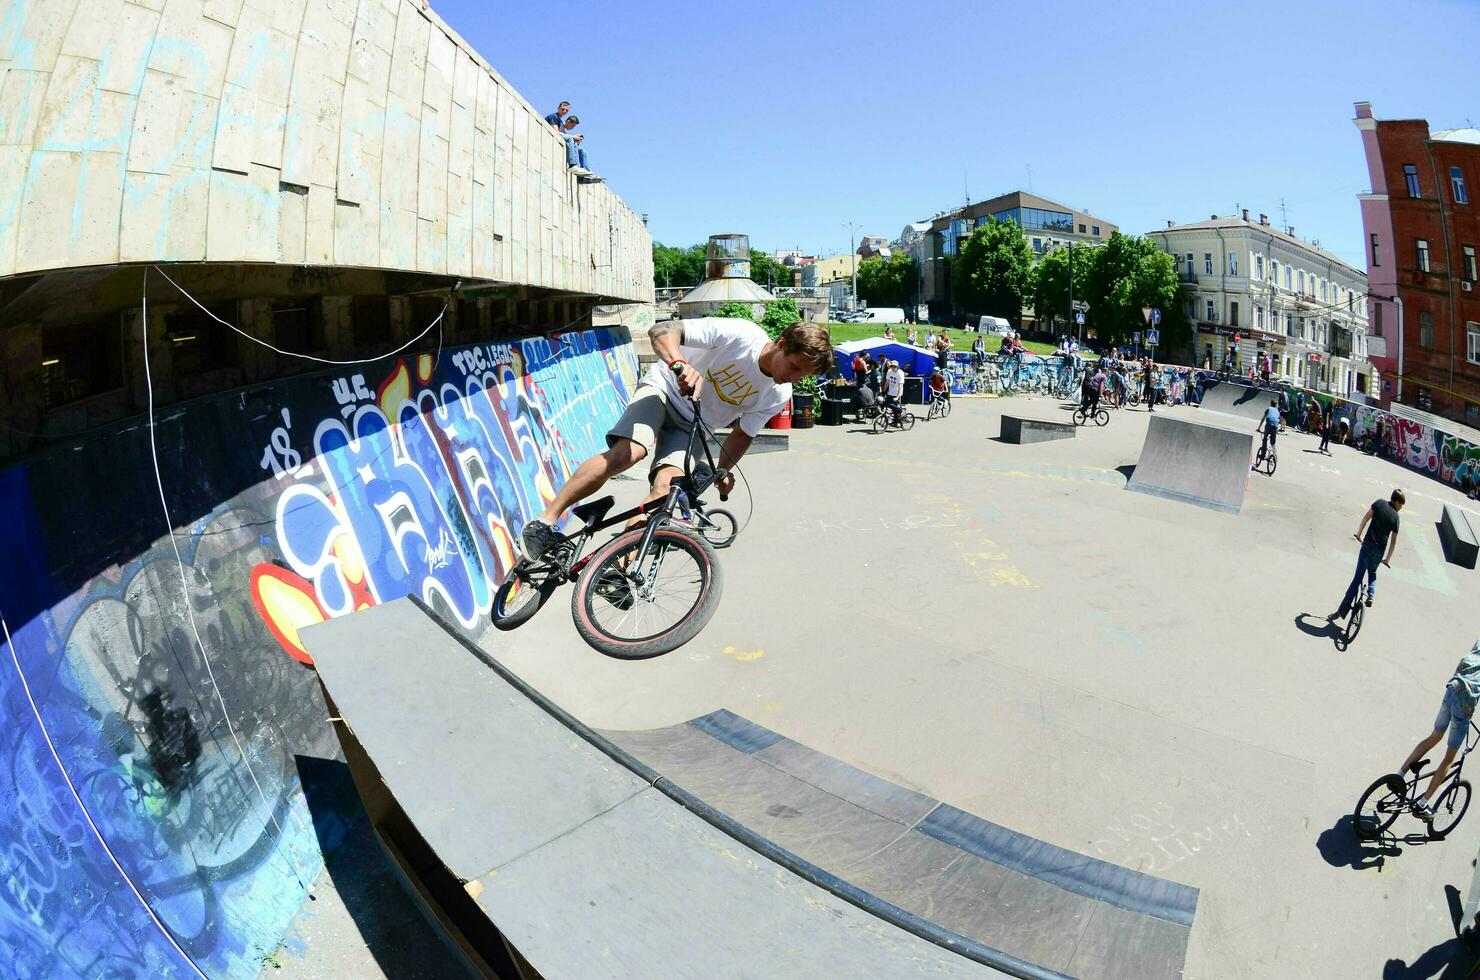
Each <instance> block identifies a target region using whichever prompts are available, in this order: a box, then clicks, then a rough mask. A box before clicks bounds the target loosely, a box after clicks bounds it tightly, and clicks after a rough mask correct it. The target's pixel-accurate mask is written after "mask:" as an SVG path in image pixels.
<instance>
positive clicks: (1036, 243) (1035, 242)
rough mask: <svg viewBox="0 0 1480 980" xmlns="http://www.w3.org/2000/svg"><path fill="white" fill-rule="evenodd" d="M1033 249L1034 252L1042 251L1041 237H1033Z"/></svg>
mask: <svg viewBox="0 0 1480 980" xmlns="http://www.w3.org/2000/svg"><path fill="white" fill-rule="evenodd" d="M1033 251H1035V252H1042V251H1043V239H1041V238H1035V239H1033Z"/></svg>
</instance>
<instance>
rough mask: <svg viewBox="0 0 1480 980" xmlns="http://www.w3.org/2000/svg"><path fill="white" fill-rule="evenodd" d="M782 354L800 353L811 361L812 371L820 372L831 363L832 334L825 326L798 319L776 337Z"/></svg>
mask: <svg viewBox="0 0 1480 980" xmlns="http://www.w3.org/2000/svg"><path fill="white" fill-rule="evenodd" d="M776 342H777V343H778V344H780V345H781V353H783V354H788V355H790V354H801V355H802V356H803V357H805V358H807V360H809V361H811V362H812V373H814V374H822V373H823V372H825V371H826V370H827V369H828V367H829V366H830V365H831V364H832V357H833V353H832V336H831V335H830V334H829V333H828V332H827V328H826V327H820V326H818V325H817V324H815V323H807V322H805V321H802V320H798V321H797V322H796V323H793V324H792V325H791V326H789V327H787V328H786V329H785V330H783V331H782V332H781V336H780V337H778V338H776Z"/></svg>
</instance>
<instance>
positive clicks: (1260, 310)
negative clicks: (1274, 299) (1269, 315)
mask: <svg viewBox="0 0 1480 980" xmlns="http://www.w3.org/2000/svg"><path fill="white" fill-rule="evenodd" d="M1254 327H1255V328H1256V329H1258V330H1263V329H1264V307H1262V306H1260V305H1259V304H1258V303H1255V304H1254Z"/></svg>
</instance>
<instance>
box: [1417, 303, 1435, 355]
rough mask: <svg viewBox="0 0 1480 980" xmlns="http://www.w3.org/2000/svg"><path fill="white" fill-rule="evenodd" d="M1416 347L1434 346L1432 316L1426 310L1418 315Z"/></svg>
mask: <svg viewBox="0 0 1480 980" xmlns="http://www.w3.org/2000/svg"><path fill="white" fill-rule="evenodd" d="M1418 346H1420V347H1433V346H1434V314H1432V313H1430V312H1428V311H1427V310H1424V311H1423V312H1421V313H1419V314H1418Z"/></svg>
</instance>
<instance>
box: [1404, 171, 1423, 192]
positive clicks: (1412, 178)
mask: <svg viewBox="0 0 1480 980" xmlns="http://www.w3.org/2000/svg"><path fill="white" fill-rule="evenodd" d="M1403 183H1405V184H1407V185H1408V196H1409V197H1418V196H1419V193H1418V167H1417V166H1415V165H1414V164H1411V163H1405V164H1403Z"/></svg>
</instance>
